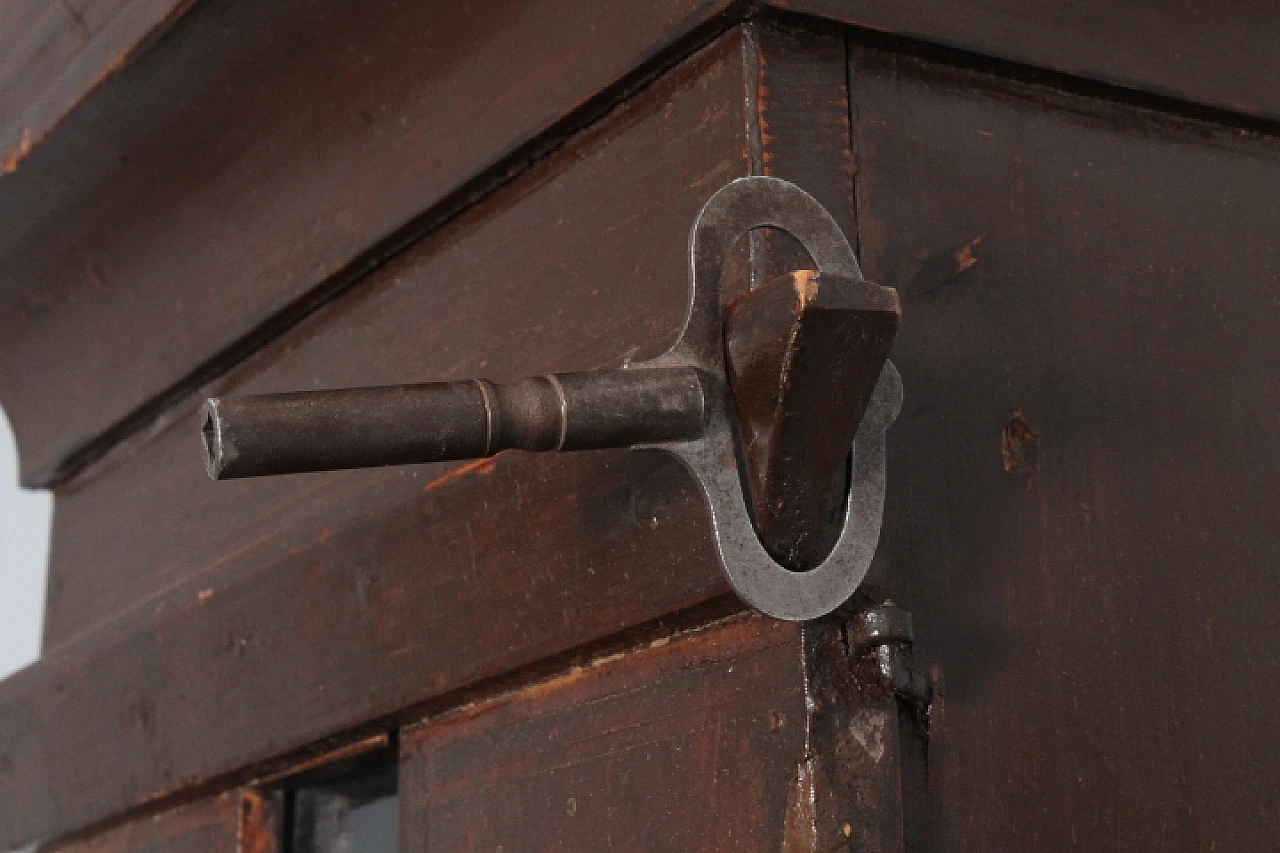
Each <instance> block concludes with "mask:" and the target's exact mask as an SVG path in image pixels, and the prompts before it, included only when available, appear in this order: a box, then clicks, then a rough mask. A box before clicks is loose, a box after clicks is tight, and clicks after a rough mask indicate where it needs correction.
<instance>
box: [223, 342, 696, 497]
mask: <svg viewBox="0 0 1280 853" xmlns="http://www.w3.org/2000/svg"><path fill="white" fill-rule="evenodd" d="M704 405H705V404H704V398H703V388H702V382H701V380H700V379H699V378H698V372H697V371H696V370H694V369H693V368H688V367H684V368H682V367H672V368H664V369H658V370H612V371H600V372H595V373H561V374H548V375H546V376H540V377H537V378H534V379H526V380H523V381H521V382H515V383H511V384H507V385H503V384H499V383H492V382H486V381H484V380H478V379H477V380H464V381H460V382H433V383H424V384H420V385H394V386H387V387H380V388H348V389H343V390H335V391H301V392H294V393H284V394H270V395H264V396H255V397H227V398H216V397H215V398H213V399H210V400H209V401H208V402H207V403H206V404H205V408H204V411H203V412H202V423H201V435H202V437H203V439H204V450H205V470H207V471H208V473H209V476H210V477H211V478H212V479H214V480H219V479H236V478H239V477H263V476H271V475H275V474H297V473H304V472H310V471H335V470H341V469H345V468H372V467H378V466H382V465H407V464H413V463H419V464H420V463H424V462H451V461H456V460H464V459H483V458H487V457H490V456H493V455H495V454H497V453H499V452H501V451H503V450H508V449H512V448H519V449H521V450H541V451H546V450H551V451H560V450H589V449H598V448H604V447H630V446H631V445H633V444H648V443H660V442H668V441H681V440H689V439H694V438H697V437H698V435H699V434H701V432H702V429H703V425H704V422H705V417H704Z"/></svg>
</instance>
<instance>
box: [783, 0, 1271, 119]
mask: <svg viewBox="0 0 1280 853" xmlns="http://www.w3.org/2000/svg"><path fill="white" fill-rule="evenodd" d="M771 2H772V3H773V5H775V6H778V7H780V8H786V9H791V10H794V11H797V12H803V13H805V14H809V15H820V16H822V17H825V18H830V19H832V20H836V21H841V22H843V23H847V24H853V25H856V26H858V27H865V28H868V29H870V30H875V31H878V32H885V33H893V34H894V35H897V36H906V37H908V38H911V39H919V40H921V41H925V42H932V43H934V44H938V45H946V46H948V47H955V48H960V49H961V50H965V51H970V52H972V53H973V54H975V55H976V56H975V59H977V61H979V62H980V61H981V60H980V59H978V57H979V56H982V55H988V56H995V57H1000V58H1002V59H1008V60H1013V61H1015V62H1019V63H1024V64H1026V65H1029V66H1034V67H1036V68H1043V69H1050V70H1052V71H1056V72H1061V73H1063V74H1067V75H1071V76H1073V77H1077V78H1081V79H1084V80H1096V81H1100V82H1103V83H1109V84H1113V85H1117V86H1123V87H1126V88H1130V89H1133V90H1135V91H1140V92H1146V93H1152V94H1156V95H1161V96H1165V97H1169V98H1173V99H1176V100H1181V101H1188V102H1191V103H1194V104H1202V105H1206V106H1209V107H1213V108H1215V109H1219V110H1224V111H1228V112H1234V113H1238V114H1241V115H1245V116H1255V117H1259V118H1264V119H1268V120H1271V121H1274V120H1276V119H1280V63H1278V62H1277V61H1276V52H1275V44H1276V41H1277V40H1278V39H1280V16H1278V15H1276V10H1275V8H1274V7H1273V6H1272V5H1271V4H1269V3H1265V2H1263V3H1258V2H1253V0H1228V2H1223V0H1187V2H1181V3H1148V2H1143V0H1083V2H1073V3H1023V2H1018V0H958V2H951V3H930V2H927V0H893V2H879V0H771Z"/></svg>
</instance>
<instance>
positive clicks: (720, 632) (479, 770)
mask: <svg viewBox="0 0 1280 853" xmlns="http://www.w3.org/2000/svg"><path fill="white" fill-rule="evenodd" d="M855 666H856V665H855V664H854V663H852V662H851V661H850V660H849V659H848V658H847V657H846V656H845V653H844V650H843V646H842V644H841V641H840V628H839V626H838V625H836V624H833V623H829V622H827V623H821V624H816V625H813V626H810V627H808V628H802V627H800V626H797V625H794V624H788V623H781V622H775V621H771V620H766V619H763V618H759V617H746V618H740V619H735V620H731V621H729V622H727V623H722V624H720V625H716V626H712V627H710V628H707V629H704V630H701V631H697V632H694V633H691V634H686V635H681V636H676V637H675V638H669V639H663V640H661V641H659V642H656V643H654V644H652V645H651V646H650V647H648V648H643V649H640V650H637V651H634V652H632V653H630V654H625V655H615V656H613V657H610V658H605V659H602V660H597V661H594V662H591V663H590V664H588V665H585V666H582V667H578V668H575V669H573V670H572V671H570V672H567V673H564V674H562V675H559V676H557V677H555V678H553V679H550V680H548V681H545V682H539V683H536V684H533V685H530V686H528V687H525V688H523V689H520V690H516V691H513V692H511V693H509V694H507V695H504V696H501V697H499V698H497V699H494V700H489V701H485V702H481V703H479V704H476V705H473V706H470V707H466V708H464V709H463V710H461V711H459V712H456V713H453V714H449V715H446V716H444V717H441V718H438V719H432V720H428V721H427V722H426V723H425V724H423V725H420V726H417V727H413V728H410V729H407V730H405V731H404V732H403V734H402V737H401V756H402V758H401V773H400V785H401V789H400V791H401V793H400V803H401V819H400V824H401V846H400V849H401V850H402V851H404V853H425V851H451V850H497V849H503V850H528V851H539V850H547V851H551V850H596V849H608V850H621V851H626V850H637V851H639V850H644V851H650V850H673V851H674V850H681V851H694V850H707V851H711V850H730V849H731V850H742V851H755V850H760V851H770V853H774V851H779V850H781V851H783V853H819V851H830V850H843V849H858V850H868V851H890V850H895V849H896V850H900V849H901V820H902V815H901V811H900V803H899V801H898V799H897V791H898V780H897V762H898V752H897V710H896V707H895V706H894V704H893V702H892V700H888V701H886V699H885V697H884V696H883V695H881V694H877V693H876V692H875V689H874V688H865V687H862V686H860V682H859V681H857V679H856V678H855V677H854V675H853V671H854V669H855ZM886 824H887V825H888V826H889V832H888V834H887V837H886V836H884V835H879V834H877V831H878V830H881V829H882V828H884V825H886ZM855 835H856V836H857V837H856V838H855ZM864 841H865V842H866V843H865V844H861V845H859V846H853V845H856V844H858V842H864Z"/></svg>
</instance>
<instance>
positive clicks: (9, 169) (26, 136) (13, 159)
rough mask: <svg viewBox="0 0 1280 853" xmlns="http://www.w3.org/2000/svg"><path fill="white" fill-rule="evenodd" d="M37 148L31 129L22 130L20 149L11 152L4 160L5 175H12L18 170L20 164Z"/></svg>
mask: <svg viewBox="0 0 1280 853" xmlns="http://www.w3.org/2000/svg"><path fill="white" fill-rule="evenodd" d="M34 147H35V135H34V134H33V133H32V132H31V128H29V127H24V128H23V129H22V141H21V142H19V143H18V147H17V148H15V149H13V150H12V151H10V152H9V153H8V154H7V155H5V158H4V173H5V174H6V175H11V174H13V173H14V172H16V171H17V170H18V164H19V163H21V162H22V161H23V160H25V159H26V158H27V155H28V154H30V153H31V149H33V148H34Z"/></svg>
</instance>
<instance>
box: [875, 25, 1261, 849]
mask: <svg viewBox="0 0 1280 853" xmlns="http://www.w3.org/2000/svg"><path fill="white" fill-rule="evenodd" d="M854 56H855V60H854V62H853V66H852V71H851V87H852V96H853V101H854V105H855V111H854V114H855V116H856V150H857V157H858V166H859V170H858V180H857V192H858V199H859V215H858V220H859V224H860V227H861V230H862V247H863V261H864V265H865V267H866V272H867V274H868V277H869V278H871V279H872V280H874V281H878V282H881V283H883V284H886V285H894V286H896V287H897V288H898V290H899V293H900V294H901V295H902V299H903V322H902V325H901V329H900V334H899V336H898V341H897V344H896V345H895V352H894V356H893V358H894V360H895V362H896V364H897V365H898V367H899V369H900V370H901V372H902V375H903V381H904V385H905V389H906V403H905V406H904V410H903V414H902V417H901V418H900V419H899V421H898V423H897V424H896V425H895V426H894V427H893V428H892V429H891V430H890V432H889V445H890V453H891V457H890V461H889V471H890V475H889V507H888V511H887V516H886V522H885V543H886V548H887V554H888V556H889V558H890V563H891V565H890V566H889V569H888V572H887V576H888V578H889V579H890V583H891V584H892V585H893V587H894V588H895V595H894V598H895V600H897V601H899V602H900V603H901V604H903V605H904V606H905V607H907V608H908V609H910V610H911V611H912V612H913V613H914V614H915V621H916V630H917V635H918V637H919V640H920V646H921V650H920V651H921V653H922V654H923V656H924V657H925V658H926V659H928V658H932V659H933V660H934V661H935V662H937V663H939V664H940V665H941V669H942V671H943V673H944V675H945V679H946V690H947V693H946V709H945V715H944V717H945V721H944V722H943V723H942V725H941V726H940V728H939V730H938V731H937V732H935V735H934V737H932V738H931V739H930V743H929V747H928V750H929V751H928V767H929V771H930V777H929V791H928V796H927V797H924V798H922V802H923V804H922V805H921V807H920V808H918V809H916V810H915V811H913V812H912V815H911V819H912V820H913V821H914V822H915V823H916V827H915V828H914V829H913V832H914V833H917V835H918V843H919V846H920V848H921V849H927V850H934V851H940V853H945V851H956V853H959V851H972V850H1021V851H1028V853H1040V851H1065V850H1103V849H1107V850H1123V849H1161V850H1169V851H1193V850H1194V851H1200V850H1211V849H1219V850H1270V849H1276V848H1277V847H1280V807H1278V806H1280V784H1278V783H1277V777H1276V773H1275V768H1276V766H1277V764H1278V763H1280V736H1278V735H1277V733H1276V730H1275V727H1274V726H1271V725H1269V724H1268V723H1267V719H1268V718H1269V716H1270V713H1271V712H1272V711H1273V710H1274V709H1276V707H1277V705H1278V704H1280V692H1278V691H1277V687H1276V685H1277V684H1280V646H1277V644H1276V642H1275V638H1276V632H1277V621H1276V613H1277V612H1280V584H1278V583H1277V574H1276V571H1275V567H1276V565H1277V564H1280V539H1278V538H1277V537H1276V535H1275V531H1276V526H1275V507H1276V506H1277V505H1280V442H1278V441H1277V440H1276V437H1275V435H1276V433H1275V430H1274V427H1275V425H1276V416H1277V412H1280V385H1278V384H1277V383H1276V382H1275V374H1276V370H1277V367H1280V336H1277V335H1276V334H1275V331H1276V329H1277V328H1278V327H1280V303H1278V302H1277V299H1276V294H1277V292H1280V210H1278V209H1277V206H1276V204H1275V199H1276V197H1277V194H1278V193H1280V146H1278V145H1277V140H1276V139H1275V138H1269V137H1256V136H1252V135H1249V134H1241V133H1238V132H1235V131H1232V130H1230V129H1224V128H1220V127H1215V126H1213V125H1210V124H1204V123H1199V122H1194V121H1187V120H1181V119H1175V118H1169V117H1165V116H1161V115H1159V114H1155V113H1150V112H1145V111H1142V110H1135V109H1130V108H1122V107H1117V106H1109V105H1107V104H1105V103H1102V102H1099V101H1095V100H1091V99H1087V98H1079V97H1071V96H1064V95H1059V94H1055V93H1054V92H1052V91H1049V90H1046V89H1042V88H1037V87H1033V86H1025V85H1020V84H1015V83H1008V82H1002V81H1000V80H998V79H995V78H992V77H988V76H984V75H982V74H977V73H972V72H967V71H959V70H948V69H946V68H943V67H939V66H936V65H931V64H928V63H925V62H922V61H919V60H915V59H911V58H895V57H893V56H891V55H888V54H883V53H879V52H875V51H863V50H856V51H855V53H854ZM1032 435H1034V439H1033V438H1032ZM1011 443H1012V444H1013V446H1014V447H1015V448H1016V449H1017V452H1012V453H1011V452H1009V451H1010V449H1011V447H1010V445H1011Z"/></svg>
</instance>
